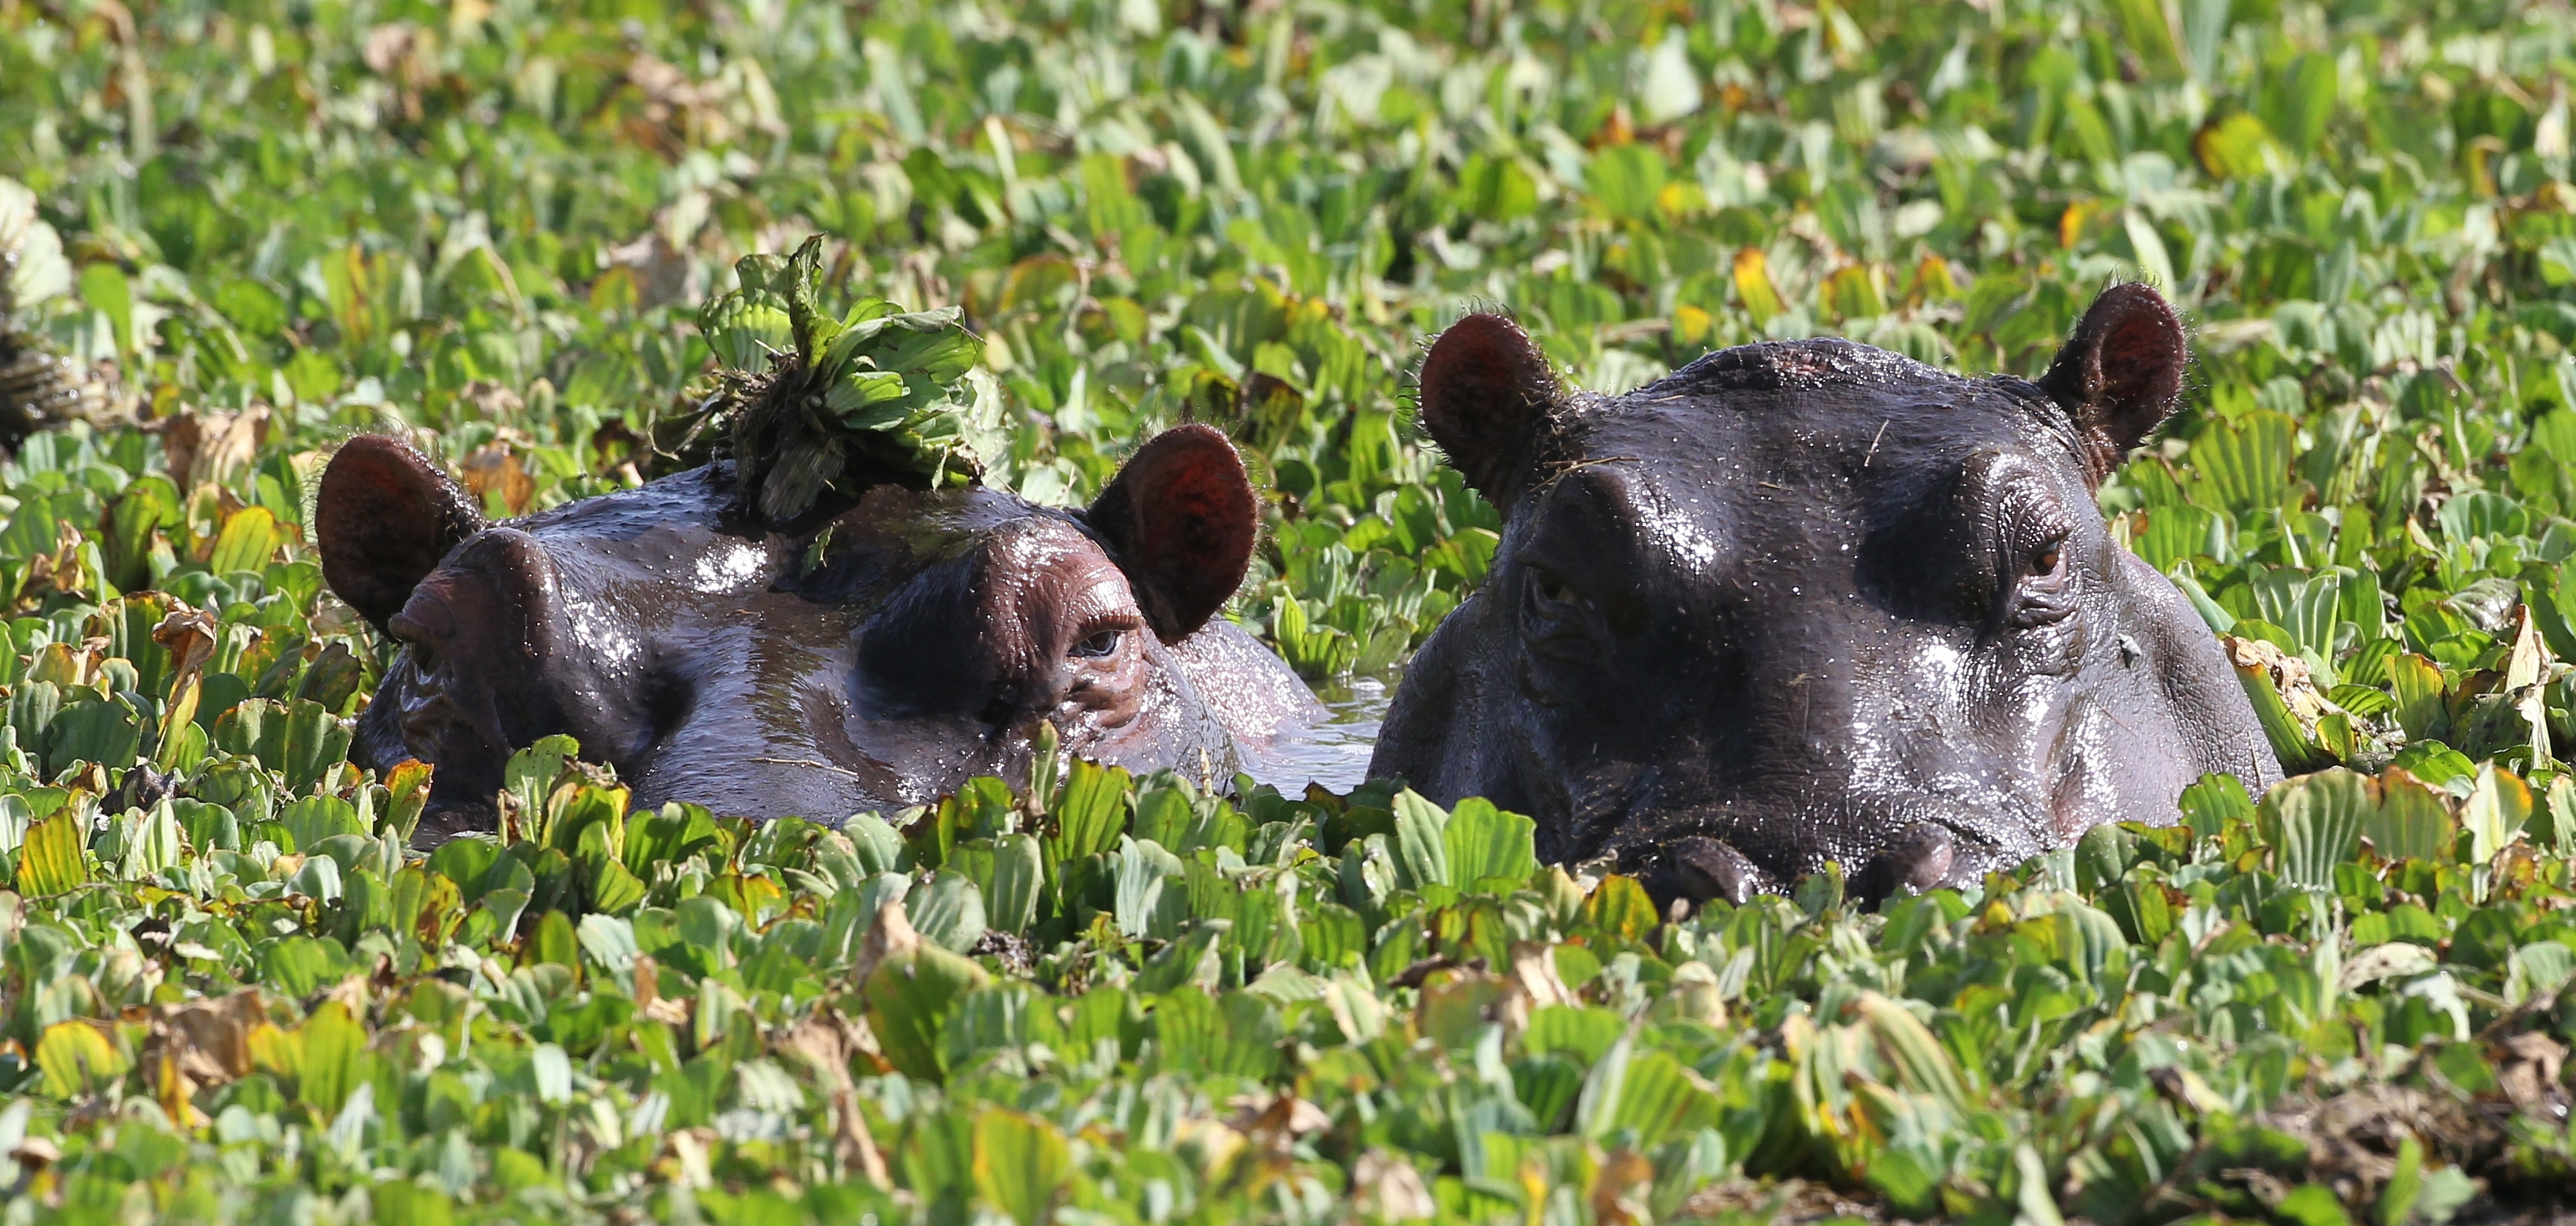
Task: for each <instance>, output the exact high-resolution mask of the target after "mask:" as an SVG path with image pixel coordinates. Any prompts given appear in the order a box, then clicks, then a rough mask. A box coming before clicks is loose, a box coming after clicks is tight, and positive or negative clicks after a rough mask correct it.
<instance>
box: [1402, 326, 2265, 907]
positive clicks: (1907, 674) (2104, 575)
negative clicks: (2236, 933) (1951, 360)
mask: <svg viewBox="0 0 2576 1226" xmlns="http://www.w3.org/2000/svg"><path fill="white" fill-rule="evenodd" d="M2186 357H2187V347H2186V342H2185V338H2184V335H2183V331H2182V326H2181V323H2180V321H2179V320H2178V319H2177V318H2176V317H2175V315H2174V312H2173V310H2172V308H2170V307H2169V306H2167V305H2166V304H2165V301H2164V300H2163V299H2162V298H2161V297H2159V296H2157V294H2156V293H2155V292H2154V291H2153V290H2151V289H2148V288H2147V287H2145V286H2141V285H2122V286H2118V287H2115V288H2113V289H2111V290H2110V291H2108V292H2106V293H2104V294H2103V295H2102V296H2101V297H2100V298H2099V299H2098V300H2097V301H2095V303H2094V304H2093V306H2092V309H2090V310H2089V311H2087V312H2086V313H2085V316H2084V319H2083V321H2082V322H2081V323H2080V324H2078V325H2077V327H2076V329H2075V334H2074V337H2073V339H2071V340H2070V341H2069V342H2068V343H2067V345H2066V347H2065V348H2064V349H2063V350H2062V351H2061V352H2060V353H2059V354H2058V356H2057V358H2056V361H2055V363H2054V365H2053V366H2051V368H2050V369H2049V371H2048V373H2047V374H2046V375H2045V376H2044V377H2042V378H2041V379H2040V380H2039V381H2038V382H2036V383H2031V382H2027V381H2024V380H2021V379H2017V378H2011V377H2005V376H1996V377H1992V378H1985V379H1962V378H1958V377H1955V376H1952V375H1948V374H1944V373H1942V372H1941V371H1937V370H1934V369H1932V368H1930V367H1928V366H1924V365H1922V364H1920V363H1917V362H1913V361H1910V360H1907V359H1905V358H1902V357H1899V356H1897V355H1895V354H1892V353H1887V352H1885V351H1882V350H1878V349H1873V348H1870V347H1869V346H1866V345H1858V344H1853V343H1850V342H1847V341H1840V340H1806V341H1791V342H1773V343H1767V344H1757V345H1748V346H1745V347H1742V348H1737V349H1728V350H1725V351H1722V352H1718V353H1712V354H1709V355H1708V356H1706V357H1703V358H1701V359H1699V360H1698V361H1696V362H1693V363H1691V364H1690V365H1689V366H1686V367H1684V368H1682V369H1681V370H1679V371H1676V372H1674V373H1673V374H1672V375H1671V376H1670V377H1668V378H1665V379H1663V380H1661V381H1659V382H1657V383H1654V384H1652V385H1650V386H1647V387H1643V388H1640V389H1638V390H1637V391H1635V392H1633V393H1630V394H1628V395H1625V396H1617V397H1612V396H1596V395H1584V394H1579V393H1577V394H1572V395H1569V394H1566V393H1564V392H1563V391H1561V390H1560V388H1559V386H1558V384H1557V381H1556V379H1555V376H1554V375H1553V374H1551V373H1550V370H1549V368H1548V365H1547V362H1546V359H1545V358H1544V357H1542V356H1541V355H1540V353H1539V352H1538V350H1537V349H1536V348H1535V347H1533V346H1532V344H1531V343H1530V341H1529V339H1528V338H1527V337H1526V336H1524V335H1522V333H1521V332H1520V330H1519V329H1518V328H1516V327H1514V326H1513V325H1512V324H1510V323H1509V322H1507V321H1505V320H1503V319H1501V318H1498V317H1495V316H1492V315H1472V316H1469V317H1467V318H1466V319H1463V320H1461V321H1459V322H1458V323H1457V324H1456V325H1455V326H1453V327H1451V328H1450V329H1449V330H1448V331H1447V332H1445V333H1444V334H1442V335H1441V337H1440V338H1439V340H1438V341H1437V342H1436V343H1435V344H1434V345H1433V346H1432V348H1431V352H1430V354H1429V356H1428V357H1427V358H1426V359H1425V360H1424V363H1423V368H1422V375H1421V420H1422V424H1423V426H1424V428H1425V429H1426V430H1427V431H1428V432H1429V433H1430V435H1431V436H1432V438H1433V439H1435V440H1436V441H1438V442H1439V444H1440V446H1441V448H1442V449H1443V450H1444V451H1446V452H1447V453H1448V455H1449V458H1450V460H1451V461H1452V462H1453V463H1455V464H1456V465H1457V467H1458V469H1459V470H1460V472H1461V473H1462V474H1464V475H1465V476H1466V478H1467V479H1468V480H1469V481H1470V482H1471V483H1472V484H1474V486H1475V487H1476V488H1477V489H1478V490H1479V491H1481V492H1482V493H1483V494H1484V495H1485V496H1486V497H1487V498H1488V499H1490V500H1491V501H1492V502H1493V503H1494V504H1495V505H1496V506H1497V507H1500V508H1502V509H1503V511H1504V514H1505V517H1506V521H1507V522H1506V525H1505V528H1504V532H1503V541H1502V545H1501V548H1500V549H1499V550H1498V551H1497V553H1496V555H1495V558H1494V566H1493V571H1492V573H1491V575H1490V577H1489V578H1488V579H1487V581H1486V584H1485V586H1484V588H1483V589H1482V590H1481V591H1479V592H1478V593H1477V594H1476V595H1475V596H1473V597H1472V598H1470V599H1469V600H1467V601H1466V602H1465V603H1463V604H1462V605H1460V606H1459V608H1458V610H1457V611H1456V612H1455V613H1453V614H1451V616H1450V618H1449V620H1448V621H1446V622H1445V623H1443V624H1442V625H1441V626H1440V628H1439V629H1438V630H1437V631H1436V632H1435V633H1434V634H1433V635H1432V637H1431V639H1430V641H1429V642H1428V643H1427V644H1426V645H1425V646H1424V647H1423V649H1422V651H1421V653H1420V655H1419V656H1418V657H1416V659H1415V660H1414V663H1413V665H1412V667H1411V670H1410V671H1409V672H1408V673H1407V674H1406V676H1405V678H1404V681H1403V683H1402V685H1401V686H1400V687H1399V688H1398V690H1397V694H1396V698H1395V703H1394V707H1393V709H1392V710H1391V711H1390V712H1389V714H1388V717H1387V720H1386V724H1385V729H1384V732H1383V734H1382V736H1381V739H1380V741H1379V743H1378V748H1377V755H1376V759H1375V761H1374V763H1373V764H1372V767H1371V770H1372V773H1373V774H1377V775H1400V776H1404V777H1406V778H1408V779H1409V780H1410V781H1411V782H1412V783H1413V784H1414V786H1416V787H1418V788H1420V789H1421V790H1423V791H1424V792H1425V793H1428V794H1430V795H1432V796H1433V797H1435V798H1437V799H1441V800H1452V799H1455V798H1458V797H1462V796H1469V795H1482V796H1487V797H1490V798H1492V799H1493V800H1494V801H1495V802H1496V803H1498V804H1501V805H1503V806H1505V807H1509V808H1517V809H1519V810H1521V811H1523V812H1526V813H1529V814H1531V815H1532V816H1533V817H1535V818H1536V819H1537V821H1538V823H1539V827H1538V829H1539V836H1538V837H1539V841H1540V851H1541V853H1542V854H1544V855H1546V856H1548V857H1550V858H1553V859H1557V860H1560V861H1575V860H1586V859H1590V858H1594V857H1597V856H1601V855H1604V854H1612V855H1616V856H1617V857H1618V859H1619V861H1620V862H1621V864H1622V865H1623V866H1624V867H1626V868H1627V869H1628V870H1629V871H1633V872H1640V873H1643V874H1644V875H1645V876H1646V879H1647V881H1648V883H1649V885H1650V886H1651V887H1653V888H1655V889H1656V891H1657V892H1658V893H1659V894H1661V895H1663V896H1666V897H1673V896H1682V897H1689V898H1693V899H1704V898H1708V897H1711V896H1719V895H1723V896H1730V897H1735V898H1741V897H1743V896H1744V895H1745V894H1747V893H1749V892H1752V891H1754V890H1759V889H1766V888H1772V887H1775V886H1777V885H1779V884H1781V883H1784V882H1787V881H1789V880H1791V879H1793V878H1794V877H1796V876H1797V875H1799V874H1802V873H1804V872H1807V871H1811V870H1813V869H1816V868H1818V867H1820V866H1821V865H1822V864H1823V863H1824V862H1825V861H1828V860H1832V861H1836V862H1839V863H1840V864H1841V865H1843V866H1844V867H1845V869H1846V870H1847V871H1849V872H1850V873H1852V874H1853V882H1854V885H1855V887H1856V888H1857V889H1858V890H1859V891H1860V892H1861V893H1862V894H1863V895H1864V896H1873V895H1884V894H1886V893H1888V892H1890V891H1892V890H1896V889H1900V888H1927V887H1930V886H1934V885H1939V884H1944V883H1955V882H1960V881H1964V880H1973V879H1974V878H1975V877H1976V875H1978V874H1979V873H1981V872H1983V871H1984V870H1986V869H1989V868H1995V867H2004V866H2008V865H2010V864H2011V863H2014V862H2017V861H2019V860H2021V859H2023V858H2026V857H2028V856H2030V855H2032V854H2035V853H2037V852H2040V851H2043V850H2047V849H2050V848H2053V847H2061V846H2065V845H2067V844H2068V843H2070V842H2071V841H2072V840H2074V839H2075V838H2076V837H2077V836H2079V835H2081V834H2082V833H2083V832H2084V831H2085V830H2086V829H2087V828H2089V827H2091V826H2093V825H2095V824H2097V823H2101V822H2108V821H2119V820H2138V821H2145V822H2151V823H2157V824H2166V823H2170V822H2171V821H2173V820H2175V817H2176V809H2175V800H2176V797H2177V795H2178V794H2179V793H2180V792H2181V791H2182V789H2183V788H2184V787H2185V786H2186V785H2188V784H2189V783H2191V782H2192V781H2193V780H2194V779H2195V778H2197V777H2198V776H2199V775H2201V774H2202V773H2204V772H2211V771H2224V772H2232V773H2234V774H2236V775H2238V776H2239V777H2241V778H2242V779H2243V780H2244V781H2245V782H2246V783H2247V784H2248V785H2251V786H2253V787H2256V788H2260V787H2261V786H2262V785H2263V784H2264V783H2265V782H2267V781H2269V780H2271V779H2273V778H2276V777H2277V776H2278V774H2279V767H2278V765H2277V763H2276V762H2275V760H2274V759H2273V757H2272V755H2271V752H2270V750H2269V749H2268V748H2267V744H2266V742H2265V740H2264V737H2263V734H2262V731H2261V729H2260V725H2258V724H2257V723H2256V721H2255V718H2254V715H2253V712H2252V708H2251V705H2250V704H2249V703H2248V702H2247V700H2246V697H2245V694H2244V692H2243V691H2242V689H2241V688H2240V687H2239V685H2238V682H2237V680H2236V677H2235V674H2234V673H2233V671H2232V670H2231V669H2230V667H2229V665H2228V664H2227V662H2226V660H2225V659H2224V658H2223V656H2222V655H2221V654H2220V651H2219V646H2218V644H2217V642H2216V640H2215V639H2214V637H2213V636H2212V635H2211V634H2210V632H2209V630H2208V629H2207V628H2205V627H2204V625H2203V624H2202V622H2201V620H2200V618H2199V617H2197V616H2196V615H2195V614H2194V612H2193V610H2192V608H2191V606H2190V605H2189V604H2188V603H2187V602H2186V601H2185V600H2184V599H2183V597H2182V596H2181V595H2180V593H2179V592H2178V591H2177V590H2176V589H2175V587H2174V585H2173V584H2172V583H2171V582H2169V581H2168V580H2166V579H2165V578H2164V577H2163V576H2162V575H2160V574H2158V573H2156V571H2155V570H2154V568H2152V567H2150V566H2148V565H2147V564H2146V563H2144V562H2142V561H2140V560H2139V559H2138V558H2136V557H2135V556H2133V555H2131V554H2130V553H2129V552H2128V551H2126V550H2125V549H2123V548H2121V547H2120V546H2119V545H2118V544H2117V543H2115V542H2114V541H2113V540H2112V539H2111V536H2110V534H2109V533H2108V532H2107V531H2106V529H2105V527H2104V524H2103V520H2102V516H2101V515H2100V513H2099V512H2098V511H2097V510H2096V508H2095V504H2094V493H2095V490H2096V489H2097V488H2098V487H2099V485H2100V484H2101V482H2102V480H2103V478H2104V477H2105V476H2106V475H2108V474H2109V473H2110V472H2111V471H2112V469H2113V468H2114V467H2115V466H2116V465H2117V464H2118V463H2119V462H2120V461H2121V459H2122V458H2123V457H2124V456H2125V455H2126V453H2127V451H2128V449H2129V448H2131V447H2132V446H2134V445H2136V444H2137V443H2138V442H2139V441H2140V440H2141V439H2143V438H2144V437H2145V436H2146V435H2147V433H2148V432H2149V431H2151V430H2153V429H2155V427H2156V426H2157V425H2158V424H2160V423H2161V422H2163V420H2164V419H2165V418H2166V417H2167V416H2168V415H2169V414H2170V413H2171V412H2172V411H2173V409H2174V407H2175V404H2176V402H2177V399H2178V394H2179V391H2180V388H2181V384H2182V375H2183V367H2184V364H2185V361H2186Z"/></svg>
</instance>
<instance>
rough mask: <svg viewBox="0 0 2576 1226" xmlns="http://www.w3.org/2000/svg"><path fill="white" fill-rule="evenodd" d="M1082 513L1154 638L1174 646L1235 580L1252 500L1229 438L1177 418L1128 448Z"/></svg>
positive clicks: (1244, 553)
mask: <svg viewBox="0 0 2576 1226" xmlns="http://www.w3.org/2000/svg"><path fill="white" fill-rule="evenodd" d="M1083 518H1084V520H1085V521H1086V522H1088V523H1089V524H1090V525H1091V529H1092V531H1093V532H1096V533H1098V534H1099V536H1100V539H1101V540H1102V541H1103V542H1104V543H1106V544H1107V545H1108V546H1109V552H1110V554H1111V556H1112V557H1113V558H1114V559H1115V560H1116V561H1117V563H1118V568H1119V569H1120V570H1123V571H1125V572H1127V580H1128V582H1129V584H1130V585H1132V586H1133V587H1134V588H1135V589H1136V603H1137V604H1138V605H1139V606H1140V607H1142V608H1143V610H1144V613H1145V620H1146V621H1148V622H1150V623H1152V624H1153V627H1154V637H1156V638H1159V639H1161V640H1163V641H1164V642H1166V643H1177V642H1180V641H1181V640H1182V639H1185V638H1188V637H1189V636H1191V635H1192V634H1195V633H1197V632H1198V629H1199V627H1201V626H1204V625H1206V624H1207V619H1208V618H1210V617H1213V616H1215V615H1216V611H1217V610H1218V609H1221V608H1224V607H1225V602H1226V600H1227V599H1228V598H1230V597H1232V596H1233V595H1234V590H1235V589H1236V588H1238V587H1241V586H1243V572H1244V568H1245V567H1246V566H1248V565H1250V564H1251V561H1252V542H1253V537H1254V535H1255V534H1256V532H1257V531H1258V529H1259V528H1260V524H1261V504H1260V500H1259V499H1258V498H1257V497H1255V496H1254V494H1253V492H1252V481H1251V479H1250V478H1248V477H1246V476H1245V475H1244V472H1243V457H1241V456H1239V455H1236V454H1235V453H1234V444H1232V443H1229V442H1227V441H1226V438H1225V435H1224V434H1223V433H1222V432H1220V431H1218V430H1216V429H1214V428H1212V427H1209V426H1201V425H1187V426H1175V427H1173V428H1172V429H1169V430H1165V431H1164V432H1162V433H1161V434H1158V435H1155V436H1154V438H1153V441H1151V442H1148V443H1146V444H1145V445H1144V446H1143V447H1140V448H1138V449H1137V451H1136V454H1135V455H1133V456H1131V457H1129V458H1128V460H1127V466H1126V467H1124V468H1121V469H1119V470H1118V475H1117V477H1115V478H1113V479H1112V480H1111V481H1110V482H1109V488H1107V489H1105V490H1102V491H1100V497H1099V498H1098V499H1095V500H1094V501H1093V502H1092V504H1091V509H1090V510H1088V511H1085V512H1083Z"/></svg>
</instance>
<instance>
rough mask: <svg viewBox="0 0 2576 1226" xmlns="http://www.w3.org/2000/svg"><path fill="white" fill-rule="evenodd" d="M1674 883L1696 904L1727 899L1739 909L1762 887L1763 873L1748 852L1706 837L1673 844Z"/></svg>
mask: <svg viewBox="0 0 2576 1226" xmlns="http://www.w3.org/2000/svg"><path fill="white" fill-rule="evenodd" d="M1672 870H1673V884H1674V885H1675V886H1676V887H1678V889H1679V890H1680V892H1681V893H1682V894H1683V895H1685V896H1687V897H1688V898H1690V900H1691V901H1693V902H1706V901H1708V900H1709V899H1712V898H1723V899H1725V900H1726V901H1727V902H1729V903H1732V904H1734V905H1736V906H1739V907H1740V906H1742V905H1744V903H1745V900H1747V899H1750V898H1752V897H1753V894H1754V891H1756V890H1758V889H1760V888H1761V884H1762V870H1761V869H1759V868H1757V867H1755V866H1754V864H1753V862H1752V861H1751V860H1747V859H1745V858H1744V853H1743V852H1740V851H1737V850H1735V849H1734V848H1732V847H1729V846H1727V845H1726V844H1724V843H1721V842H1719V841H1717V840H1716V839H1712V838H1708V837H1706V836H1704V835H1692V836H1691V837H1689V838H1686V839H1683V840H1681V841H1680V842H1678V843H1675V844H1673V850H1672Z"/></svg>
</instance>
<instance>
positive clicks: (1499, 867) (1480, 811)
mask: <svg viewBox="0 0 2576 1226" xmlns="http://www.w3.org/2000/svg"><path fill="white" fill-rule="evenodd" d="M1411 794H1412V793H1410V792H1407V793H1405V795H1408V796H1409V795H1411ZM1404 803H1405V802H1404V799H1403V797H1402V796H1399V797H1397V798H1396V805H1397V809H1396V813H1397V820H1398V822H1399V823H1401V821H1402V820H1403V813H1404V808H1403V806H1404ZM1397 829H1398V831H1399V832H1400V831H1401V830H1402V829H1403V827H1402V826H1401V825H1400V824H1399V825H1398V827H1397ZM1537 830H1538V823H1536V822H1534V821H1531V820H1530V819H1529V818H1526V817H1523V816H1521V815H1520V814H1518V813H1505V812H1503V811H1501V810H1499V809H1496V808H1495V807H1494V806H1493V804H1492V803H1491V802H1489V801H1487V800H1485V799H1484V798H1483V797H1470V798H1468V799H1466V800H1462V801H1459V802H1458V807H1457V809H1456V810H1455V811H1454V812H1452V813H1450V815H1449V822H1448V825H1447V827H1446V828H1445V829H1444V830H1443V832H1442V846H1443V848H1444V850H1445V852H1446V859H1447V861H1448V865H1449V872H1450V875H1451V878H1452V881H1453V882H1455V883H1463V884H1465V885H1469V886H1475V885H1478V884H1479V883H1482V882H1485V881H1488V880H1492V881H1494V882H1495V883H1496V884H1497V885H1500V884H1501V883H1503V882H1509V883H1510V885H1509V887H1507V888H1506V890H1505V892H1508V891H1509V889H1517V888H1519V887H1520V886H1522V885H1524V884H1526V883H1527V882H1528V881H1529V879H1530V877H1531V876H1532V875H1534V874H1536V873H1537V872H1538V852H1537V850H1536V841H1535V840H1536V837H1537Z"/></svg>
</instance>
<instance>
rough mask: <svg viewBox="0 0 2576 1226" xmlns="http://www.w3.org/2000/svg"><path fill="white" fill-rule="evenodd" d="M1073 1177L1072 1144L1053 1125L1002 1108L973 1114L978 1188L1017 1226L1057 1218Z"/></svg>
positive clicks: (976, 1188)
mask: <svg viewBox="0 0 2576 1226" xmlns="http://www.w3.org/2000/svg"><path fill="white" fill-rule="evenodd" d="M1072 1176H1073V1151H1072V1147H1070V1146H1068V1145H1067V1144H1065V1139H1064V1134H1063V1133H1062V1132H1059V1131H1057V1129H1056V1127H1055V1126H1054V1125H1052V1124H1049V1123H1047V1122H1046V1121H1045V1120H1043V1119H1040V1118H1038V1117H1036V1116H1034V1115H1027V1114H1023V1113H1021V1112H1018V1111H1010V1110H1005V1109H1002V1108H999V1107H993V1108H987V1109H985V1110H984V1111H983V1112H982V1113H981V1114H978V1115H977V1116H976V1117H975V1190H976V1191H977V1192H978V1193H980V1194H982V1196H983V1197H984V1200H985V1201H986V1203H988V1204H990V1205H992V1206H993V1207H994V1208H995V1209H998V1210H1001V1212H1002V1214H1003V1215H1004V1216H1006V1217H1008V1218H1010V1219H1011V1220H1012V1221H1014V1222H1017V1223H1019V1226H1040V1223H1043V1222H1046V1221H1048V1220H1050V1219H1051V1218H1053V1216H1054V1214H1055V1206H1056V1202H1057V1199H1058V1198H1059V1197H1060V1196H1062V1195H1063V1193H1064V1191H1065V1188H1066V1187H1067V1185H1068V1184H1069V1183H1070V1182H1071V1180H1072Z"/></svg>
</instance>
